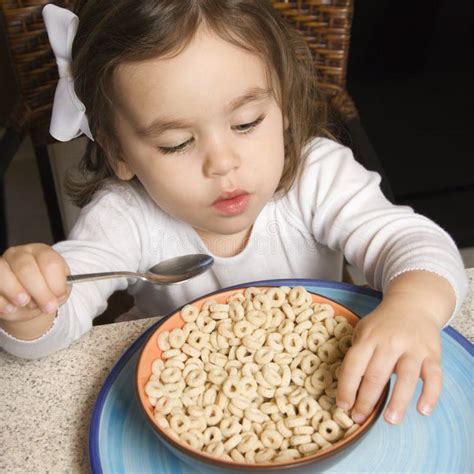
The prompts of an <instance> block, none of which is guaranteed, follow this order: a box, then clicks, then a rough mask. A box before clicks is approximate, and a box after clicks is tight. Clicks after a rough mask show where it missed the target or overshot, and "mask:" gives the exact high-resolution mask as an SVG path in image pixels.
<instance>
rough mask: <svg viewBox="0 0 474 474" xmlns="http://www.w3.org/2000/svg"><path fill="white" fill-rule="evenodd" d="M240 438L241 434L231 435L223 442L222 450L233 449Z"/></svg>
mask: <svg viewBox="0 0 474 474" xmlns="http://www.w3.org/2000/svg"><path fill="white" fill-rule="evenodd" d="M241 440H242V435H240V434H235V435H233V436H231V437H230V438H229V439H228V440H227V441H226V442H225V443H224V450H225V451H226V452H229V451H231V450H233V449H234V448H235V447H236V446H237V445H238V444H239V443H240V441H241Z"/></svg>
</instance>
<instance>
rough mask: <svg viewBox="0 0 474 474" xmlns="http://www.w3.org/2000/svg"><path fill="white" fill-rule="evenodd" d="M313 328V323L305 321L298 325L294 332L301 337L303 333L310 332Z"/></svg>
mask: <svg viewBox="0 0 474 474" xmlns="http://www.w3.org/2000/svg"><path fill="white" fill-rule="evenodd" d="M312 326H313V323H312V322H311V321H303V322H301V323H299V324H297V325H296V326H295V328H294V329H293V331H294V332H295V333H296V334H299V335H300V336H301V334H302V333H303V332H305V331H308V329H311V328H312Z"/></svg>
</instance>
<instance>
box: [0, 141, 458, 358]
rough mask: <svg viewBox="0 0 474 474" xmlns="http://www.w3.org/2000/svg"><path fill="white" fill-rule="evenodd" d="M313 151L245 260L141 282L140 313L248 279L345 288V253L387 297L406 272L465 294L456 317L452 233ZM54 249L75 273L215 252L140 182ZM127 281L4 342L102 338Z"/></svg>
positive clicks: (47, 347) (219, 261)
mask: <svg viewBox="0 0 474 474" xmlns="http://www.w3.org/2000/svg"><path fill="white" fill-rule="evenodd" d="M309 146H310V147H311V148H310V149H311V152H310V154H309V156H308V159H307V160H306V162H305V166H304V169H303V172H302V174H301V177H300V178H299V179H298V180H297V182H296V183H295V185H294V186H293V187H292V189H291V190H290V192H289V193H288V194H287V195H285V196H284V197H282V198H279V199H275V200H273V201H271V202H269V203H267V205H266V206H265V207H264V208H263V210H262V211H261V213H260V214H259V215H258V217H257V220H256V222H255V224H254V226H253V229H252V232H251V235H250V238H249V240H248V243H247V245H246V247H245V249H244V250H243V251H242V252H241V253H239V254H238V255H236V256H233V257H226V258H223V257H217V256H214V259H215V263H214V265H213V267H212V268H211V269H210V270H208V271H207V272H206V273H204V274H202V275H200V276H198V277H196V278H194V279H192V280H190V281H188V282H185V283H182V284H180V285H174V286H153V285H151V284H148V283H143V282H137V283H133V281H130V283H131V284H130V286H129V292H130V293H131V294H132V295H134V297H135V304H136V308H137V310H138V312H140V313H141V314H142V315H143V316H144V317H146V316H150V317H151V316H157V315H165V314H168V313H169V312H171V311H173V310H175V309H177V308H179V307H180V306H182V305H184V304H185V303H187V302H188V301H190V300H193V299H195V298H198V297H199V296H202V295H204V294H207V293H209V292H212V291H215V290H217V289H219V288H223V287H226V286H230V285H236V284H239V283H243V282H248V281H257V280H268V279H276V278H316V279H328V280H340V279H341V275H342V265H343V257H344V256H345V257H346V259H347V260H348V261H349V262H350V263H352V264H354V265H355V266H357V267H358V268H359V269H361V270H362V271H363V273H364V276H365V278H366V280H367V282H368V283H369V284H370V285H371V286H372V287H374V288H376V289H380V290H382V291H383V290H384V289H385V288H386V287H387V285H388V284H389V282H390V281H391V280H392V279H393V278H394V277H395V276H397V275H399V274H400V273H402V272H406V271H410V270H417V269H424V270H428V271H432V272H435V273H436V274H438V275H440V276H442V277H444V278H446V279H447V280H448V281H449V283H450V284H451V285H452V287H453V288H454V291H455V294H456V310H455V312H454V314H455V313H456V311H457V310H458V309H459V307H460V305H461V304H462V301H463V299H464V296H465V294H466V291H467V279H466V276H465V272H464V268H463V264H462V260H461V258H460V255H459V252H458V250H457V248H456V246H455V244H454V242H453V241H452V239H451V238H450V237H449V235H448V234H447V233H446V232H444V231H443V230H442V229H441V228H440V227H438V226H437V225H436V224H434V223H433V222H432V221H430V220H429V219H427V218H426V217H423V216H421V215H418V214H416V213H414V212H413V210H412V209H411V208H409V207H406V206H395V205H393V204H391V203H390V202H389V201H387V199H385V197H384V196H383V194H382V192H381V190H380V188H379V183H380V177H379V175H378V174H377V173H374V172H369V171H367V170H366V169H365V168H363V167H362V166H361V165H360V164H358V163H357V162H356V161H355V160H354V158H353V156H352V152H351V151H350V150H349V149H348V148H345V147H343V146H341V145H340V144H338V143H335V142H333V141H331V140H328V139H322V138H319V139H315V140H313V141H312V142H311V143H310V145H309ZM54 248H55V250H57V251H58V252H59V253H60V254H61V255H63V257H64V258H65V259H66V261H67V263H68V265H69V267H70V269H71V272H72V273H73V274H74V273H88V272H103V271H116V270H129V271H146V270H147V269H148V268H150V267H151V266H153V265H155V264H156V263H158V262H160V261H162V260H166V259H168V258H172V257H175V256H178V255H183V254H188V253H208V254H209V253H210V252H209V250H208V249H207V248H206V246H205V245H204V244H203V242H202V240H201V239H200V237H199V236H198V234H197V233H196V232H195V230H194V229H193V228H192V227H191V226H190V225H189V224H187V223H185V222H182V221H179V220H177V219H175V218H174V217H172V216H170V215H169V214H167V213H165V212H164V211H163V210H162V209H160V208H159V207H158V206H157V205H156V204H155V203H154V202H153V201H152V200H151V198H150V197H149V196H148V195H147V193H146V191H145V190H144V189H143V187H142V186H141V185H140V184H139V183H134V184H131V183H117V184H113V185H109V186H107V187H105V188H104V189H103V190H101V191H100V192H98V193H97V195H96V196H95V197H94V199H93V200H92V202H91V203H90V204H88V205H87V206H86V207H85V208H83V209H82V211H81V213H80V215H79V217H78V220H77V222H76V224H75V226H74V228H73V230H72V231H71V235H70V236H69V240H67V241H64V242H60V243H58V244H56V245H54ZM127 284H128V282H127V280H126V279H113V280H103V281H97V282H92V283H81V284H76V285H74V286H73V289H72V292H71V295H70V297H69V299H68V301H67V302H66V303H65V304H64V305H63V306H62V307H61V308H60V310H59V311H58V315H57V318H56V319H55V322H54V325H53V326H52V328H51V329H50V330H49V331H48V332H47V333H46V334H44V335H43V336H41V337H40V338H38V339H36V340H33V341H21V340H18V339H16V338H14V337H12V336H11V335H9V334H7V333H6V332H5V331H1V332H0V345H1V347H3V348H4V349H5V350H7V351H8V352H11V353H13V354H15V355H18V356H20V357H25V358H36V357H42V356H44V355H47V354H49V353H51V352H54V351H56V350H58V349H61V348H64V347H67V346H68V345H70V344H71V343H72V342H73V341H75V340H76V339H78V338H80V337H81V336H82V335H83V334H84V333H86V332H87V331H89V330H90V329H91V326H92V321H93V319H94V317H95V316H97V315H99V314H100V313H101V312H103V310H104V309H105V307H106V304H107V299H108V297H109V296H110V295H111V294H112V293H113V292H114V291H116V290H119V289H124V288H126V287H127Z"/></svg>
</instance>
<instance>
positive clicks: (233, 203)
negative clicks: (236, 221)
mask: <svg viewBox="0 0 474 474" xmlns="http://www.w3.org/2000/svg"><path fill="white" fill-rule="evenodd" d="M227 196H228V197H227ZM227 196H226V197H219V198H218V199H217V201H215V202H214V204H213V205H212V207H214V209H216V210H217V211H219V212H220V213H222V214H225V215H226V216H237V215H239V214H242V213H243V212H245V210H246V209H247V207H248V204H249V201H250V194H248V193H246V192H245V191H239V192H236V193H231V194H228V195H227Z"/></svg>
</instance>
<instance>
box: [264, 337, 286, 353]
mask: <svg viewBox="0 0 474 474" xmlns="http://www.w3.org/2000/svg"><path fill="white" fill-rule="evenodd" d="M282 341H283V336H282V335H281V334H280V333H278V332H273V333H270V334H269V335H268V336H267V339H266V345H267V346H268V347H270V349H272V351H273V352H282V351H283V344H282Z"/></svg>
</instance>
